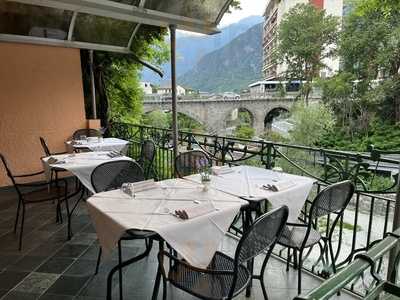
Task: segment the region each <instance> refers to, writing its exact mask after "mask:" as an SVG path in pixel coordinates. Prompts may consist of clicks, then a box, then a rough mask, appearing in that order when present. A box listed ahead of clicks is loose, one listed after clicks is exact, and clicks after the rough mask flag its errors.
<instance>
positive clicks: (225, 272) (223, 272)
mask: <svg viewBox="0 0 400 300" xmlns="http://www.w3.org/2000/svg"><path fill="white" fill-rule="evenodd" d="M163 255H164V256H166V257H168V258H169V259H171V260H173V261H174V262H175V263H177V264H180V265H183V266H185V267H187V268H188V269H191V270H193V271H196V272H199V273H205V274H213V275H233V270H213V269H203V268H198V267H195V266H192V265H191V264H189V263H187V262H186V261H183V260H182V259H179V258H178V257H176V256H173V255H171V254H170V253H168V252H166V251H163V252H159V253H158V262H159V264H160V267H161V269H162V272H163V273H164V274H165V270H164V266H163V265H162V263H161V262H162V256H163Z"/></svg>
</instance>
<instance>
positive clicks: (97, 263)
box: [94, 247, 102, 275]
mask: <svg viewBox="0 0 400 300" xmlns="http://www.w3.org/2000/svg"><path fill="white" fill-rule="evenodd" d="M101 252H102V249H101V247H99V254H98V255H97V262H96V270H95V271H94V275H97V273H99V267H100V261H101Z"/></svg>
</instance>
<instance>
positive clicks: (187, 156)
mask: <svg viewBox="0 0 400 300" xmlns="http://www.w3.org/2000/svg"><path fill="white" fill-rule="evenodd" d="M205 167H211V160H210V158H209V157H208V155H207V154H206V153H205V152H203V151H201V150H192V151H187V152H183V153H181V154H179V155H178V156H177V157H176V159H175V172H176V174H177V175H178V177H185V176H189V175H192V174H196V173H199V172H200V170H201V169H202V168H205Z"/></svg>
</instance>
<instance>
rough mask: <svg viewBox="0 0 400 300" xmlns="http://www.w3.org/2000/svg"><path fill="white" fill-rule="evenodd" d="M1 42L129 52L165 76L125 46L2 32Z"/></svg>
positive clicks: (139, 61)
mask: <svg viewBox="0 0 400 300" xmlns="http://www.w3.org/2000/svg"><path fill="white" fill-rule="evenodd" d="M0 42H9V43H22V44H36V45H44V46H54V47H64V48H76V49H87V50H97V51H106V52H115V53H122V54H129V55H131V56H132V57H133V58H134V59H135V60H136V61H137V62H138V63H140V64H142V65H143V66H145V67H147V68H149V69H150V70H152V71H154V72H156V73H157V74H158V75H160V76H161V77H163V76H164V73H163V71H162V70H161V69H160V68H159V67H156V66H154V65H152V64H150V63H148V62H146V61H144V60H142V59H140V58H139V57H137V56H136V54H134V53H133V52H132V51H130V50H129V49H127V48H125V47H118V46H111V45H101V44H94V43H85V42H77V41H68V40H57V39H49V38H41V37H33V36H23V35H13V34H0Z"/></svg>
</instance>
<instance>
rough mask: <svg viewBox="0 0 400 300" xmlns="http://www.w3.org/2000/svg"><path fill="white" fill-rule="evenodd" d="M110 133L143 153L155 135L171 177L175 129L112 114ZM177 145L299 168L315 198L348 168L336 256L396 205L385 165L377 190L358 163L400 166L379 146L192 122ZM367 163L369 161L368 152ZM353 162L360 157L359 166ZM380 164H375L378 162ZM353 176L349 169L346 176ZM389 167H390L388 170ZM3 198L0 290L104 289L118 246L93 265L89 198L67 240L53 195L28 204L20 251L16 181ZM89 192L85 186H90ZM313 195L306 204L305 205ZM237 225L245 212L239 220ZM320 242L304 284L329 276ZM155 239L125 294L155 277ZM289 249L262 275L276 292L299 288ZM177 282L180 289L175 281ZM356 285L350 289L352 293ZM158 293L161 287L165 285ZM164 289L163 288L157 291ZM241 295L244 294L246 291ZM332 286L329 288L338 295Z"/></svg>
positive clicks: (96, 294)
mask: <svg viewBox="0 0 400 300" xmlns="http://www.w3.org/2000/svg"><path fill="white" fill-rule="evenodd" d="M109 134H110V135H112V136H118V137H120V138H124V139H126V140H128V141H129V142H130V145H129V149H128V155H129V156H131V157H132V158H136V159H137V158H138V156H139V153H140V146H141V143H142V142H143V141H144V140H145V139H152V140H154V141H155V143H156V145H157V155H156V158H155V161H154V171H153V172H154V173H153V174H152V175H151V176H152V177H154V178H156V179H157V180H163V179H168V178H171V177H173V159H172V157H173V154H172V149H171V143H170V131H169V130H166V129H157V128H151V127H145V126H134V125H127V124H113V126H112V127H111V131H110V132H109ZM179 148H180V151H185V150H188V149H203V150H204V151H207V153H209V155H211V156H212V158H213V159H214V160H215V161H214V163H215V164H232V165H234V164H249V165H256V166H260V167H266V168H277V167H279V168H282V169H283V171H284V172H288V173H293V174H301V175H306V176H309V177H315V178H316V179H319V180H318V182H317V183H316V184H315V186H314V189H313V191H312V193H311V195H310V197H309V200H311V199H312V198H313V195H315V194H316V192H318V191H319V190H320V189H321V188H322V187H324V186H325V185H326V184H328V183H330V182H336V181H339V180H342V179H347V178H350V179H352V180H353V181H354V182H356V183H357V186H358V191H357V192H356V193H355V195H354V198H353V199H352V202H351V203H350V205H349V206H348V208H347V209H346V211H345V214H344V217H343V218H342V219H341V220H340V222H339V224H338V225H337V229H336V231H335V235H334V247H335V253H336V255H337V258H338V262H343V266H346V265H347V263H348V261H350V260H352V258H353V257H354V255H355V254H357V253H358V252H363V251H365V250H366V249H369V248H370V247H372V246H373V245H374V244H375V241H377V240H380V239H382V238H383V237H384V236H385V234H386V232H389V231H391V228H392V222H393V214H394V207H395V200H394V196H395V194H394V189H393V188H394V187H395V184H396V183H395V182H394V181H393V179H391V178H390V177H387V174H383V175H382V174H381V173H380V172H377V173H376V174H375V175H374V176H375V177H376V178H378V179H379V182H380V186H379V188H380V190H379V191H377V190H375V188H376V187H377V186H376V185H374V182H373V180H372V181H371V180H369V181H368V179H371V178H370V177H368V176H366V175H365V173H363V172H361V166H362V168H363V169H362V170H369V172H371V164H375V166H376V168H375V170H378V169H379V163H385V166H388V165H389V166H391V167H393V166H396V164H397V161H395V160H389V159H387V158H381V157H380V156H379V155H378V154H377V153H374V154H373V155H372V156H371V154H362V155H361V154H354V153H349V152H339V151H328V150H321V149H313V148H307V147H297V146H290V145H283V144H273V143H270V142H263V141H246V140H238V139H233V138H227V137H218V136H207V135H202V134H194V133H187V132H180V133H179ZM366 161H367V162H369V165H364V164H365V162H366ZM356 166H359V168H357V167H356ZM372 170H374V169H372ZM346 176H347V177H346ZM385 176H386V177H385ZM1 197H2V199H5V198H7V199H8V200H9V201H7V202H11V203H13V204H12V206H11V207H8V208H6V209H3V210H2V211H1V212H0V216H1V223H0V234H1V236H0V268H1V270H2V271H1V273H0V294H1V295H2V298H1V299H87V300H90V299H92V300H96V299H105V294H106V278H107V274H108V273H109V271H110V270H111V268H112V267H113V266H114V265H115V264H116V263H117V260H116V259H117V256H116V253H115V251H114V254H113V256H112V259H111V260H108V261H104V262H103V263H102V265H101V268H100V272H99V274H97V275H94V270H95V263H96V259H97V251H98V245H99V244H98V240H97V236H96V231H95V229H94V226H93V224H92V223H91V220H90V217H89V215H88V211H87V206H86V203H85V202H83V201H81V202H80V204H79V206H78V209H77V210H76V211H75V212H74V215H73V218H72V232H73V233H74V235H73V237H72V239H71V240H67V229H66V221H65V220H66V216H65V212H64V223H63V224H56V222H55V213H54V210H55V205H54V204H51V203H50V204H41V205H39V206H38V205H35V206H33V207H32V208H30V209H28V211H27V219H26V225H25V233H24V245H23V248H22V251H18V250H17V249H18V238H17V235H15V234H14V233H13V231H12V228H13V224H14V220H15V211H16V204H17V199H18V198H17V195H16V193H15V192H14V191H13V190H2V191H1ZM85 198H86V196H85ZM310 203H311V202H306V204H305V207H304V208H303V211H304V212H307V210H308V209H309V206H310ZM327 223H329V220H327V219H323V220H320V221H319V222H318V227H319V230H320V231H324V227H325V226H327ZM237 225H238V226H239V227H240V226H241V224H240V222H239V224H237ZM239 236H240V234H238V233H237V231H234V230H232V231H231V232H230V234H228V235H227V236H226V238H225V240H224V242H223V245H222V246H221V248H222V250H223V251H224V252H227V253H230V254H232V253H233V252H232V251H233V249H235V245H236V243H237V239H238V237H239ZM143 248H144V243H143V242H142V241H136V242H135V241H131V242H126V243H124V249H123V253H125V254H127V253H129V254H131V255H135V254H138V253H140V252H141V251H142V250H143ZM316 248H318V247H315V248H314V249H313V250H312V251H311V252H310V253H308V254H307V259H306V260H305V262H304V270H303V272H302V278H303V294H306V293H307V292H308V291H310V290H312V289H313V288H315V287H318V286H319V285H320V284H321V283H322V282H323V280H324V279H323V278H322V277H321V275H323V274H324V272H325V273H326V272H328V273H330V272H331V271H330V270H326V269H324V266H323V264H322V263H321V261H320V260H319V259H318V256H319V250H318V249H316ZM157 251H158V249H157V245H155V246H154V247H153V250H152V252H151V254H150V256H149V257H148V258H146V259H144V260H142V261H140V262H138V263H135V264H132V265H130V266H128V267H127V268H125V269H124V295H125V296H126V298H127V299H129V298H131V299H149V298H150V297H151V294H152V291H153V285H154V279H155V275H156V268H157V259H156V254H157ZM285 259H286V249H284V248H282V247H280V246H277V247H276V249H275V250H274V256H273V257H272V258H271V260H270V261H269V263H268V266H267V271H266V273H265V282H266V286H267V290H268V293H269V296H270V299H293V298H294V297H295V296H296V295H297V272H296V270H295V269H294V268H293V266H291V268H290V270H289V271H286V270H285V267H286V262H285ZM261 261H262V257H259V258H257V260H256V270H257V269H258V268H260V263H261ZM387 268H388V259H387V256H385V257H384V258H383V259H380V260H379V267H378V271H380V273H381V274H385V273H386V272H387ZM116 277H117V276H114V281H113V290H112V291H113V292H112V293H113V299H118V280H117V278H116ZM371 282H372V281H371V276H369V275H368V274H366V275H365V276H364V277H363V278H360V277H356V278H353V279H352V281H351V282H350V283H349V284H347V285H346V288H347V291H346V292H342V293H341V296H340V297H338V298H340V299H352V298H355V297H356V295H359V296H363V295H365V292H366V287H368V285H369V284H371ZM169 290H170V292H169V294H168V295H169V296H168V297H169V299H188V297H189V296H188V295H187V294H185V293H183V292H180V291H178V290H176V289H173V288H171V287H170V288H169ZM171 290H174V291H171ZM349 291H351V292H352V293H353V294H349ZM160 294H161V293H160ZM159 297H161V295H159ZM241 297H242V298H240V297H239V299H245V296H244V294H243V295H242V296H241ZM335 297H336V296H334V297H333V298H335ZM261 298H262V293H261V289H260V286H259V284H258V282H255V283H254V286H253V294H252V298H251V299H261Z"/></svg>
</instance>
